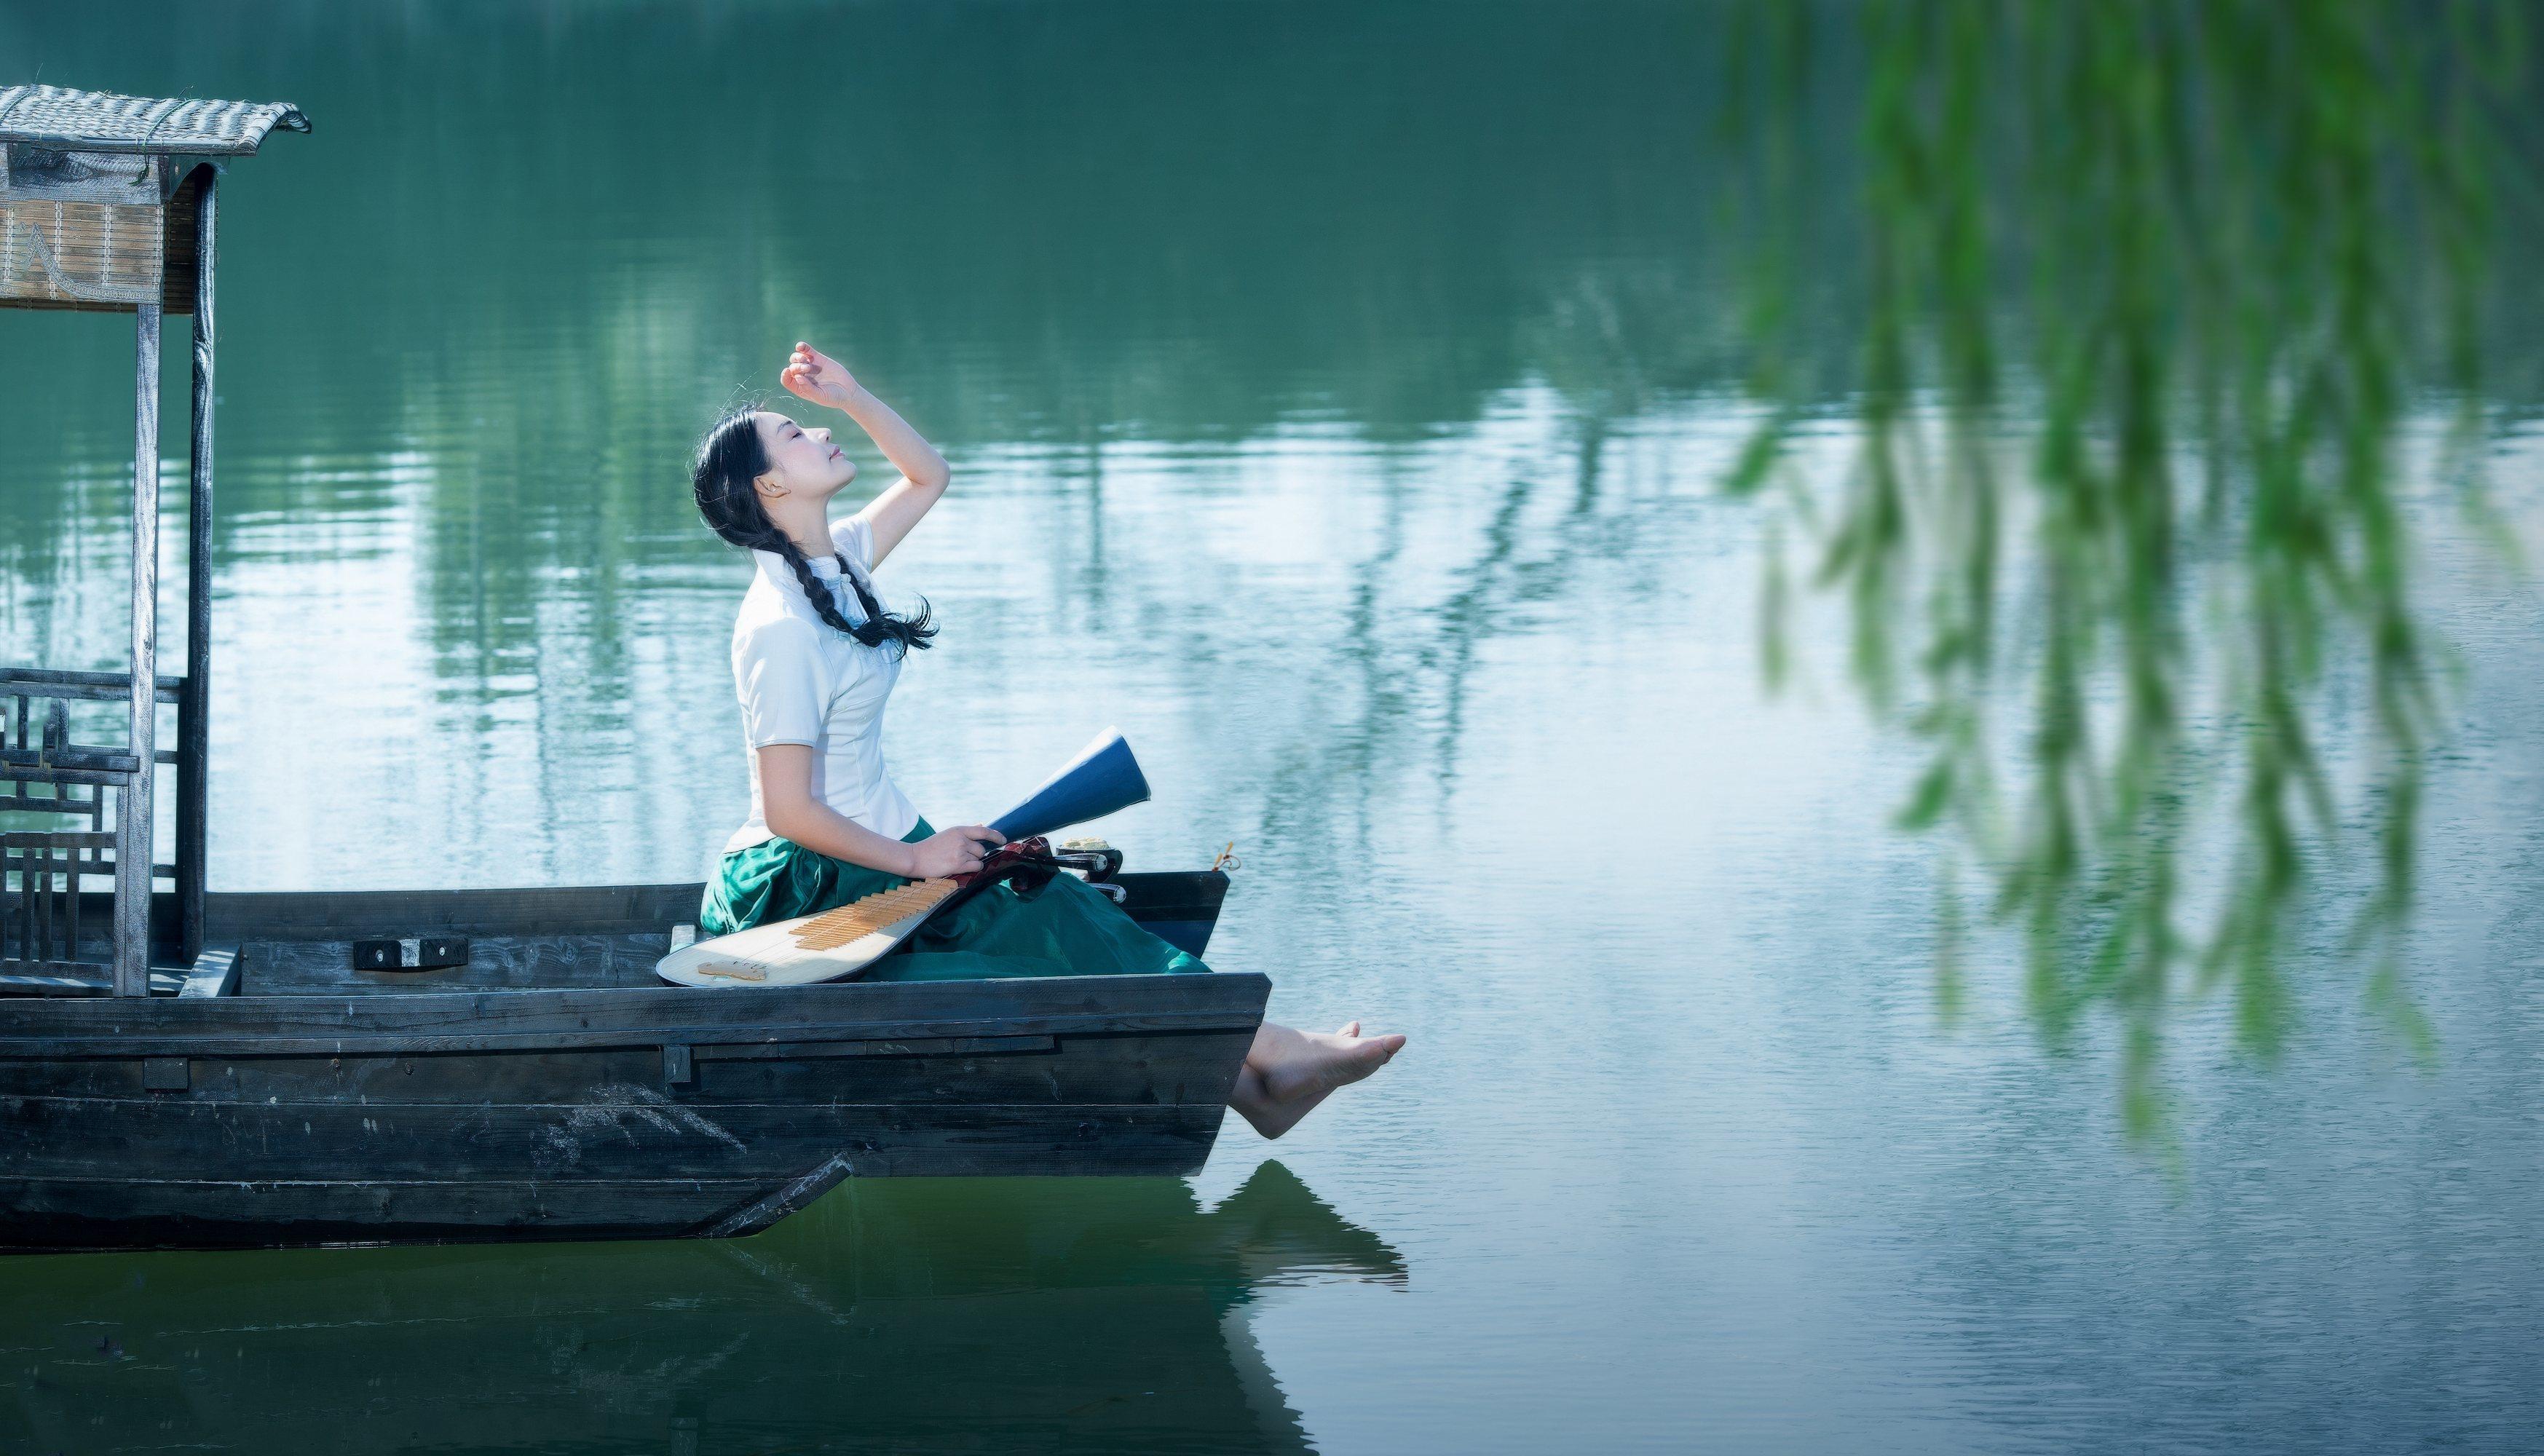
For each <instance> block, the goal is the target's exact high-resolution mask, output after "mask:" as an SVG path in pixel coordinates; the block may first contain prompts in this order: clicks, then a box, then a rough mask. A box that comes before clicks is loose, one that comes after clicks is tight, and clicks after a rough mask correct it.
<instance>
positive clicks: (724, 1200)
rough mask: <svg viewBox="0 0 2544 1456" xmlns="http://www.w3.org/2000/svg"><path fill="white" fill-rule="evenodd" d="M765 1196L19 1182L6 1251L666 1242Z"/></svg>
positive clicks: (757, 1185)
mask: <svg viewBox="0 0 2544 1456" xmlns="http://www.w3.org/2000/svg"><path fill="white" fill-rule="evenodd" d="M768 1192H769V1188H768V1186H767V1185H766V1184H765V1183H764V1182H762V1181H760V1180H757V1179H747V1180H741V1181H734V1182H723V1181H708V1180H696V1179H666V1180H642V1181H635V1180H630V1181H619V1182H568V1181H553V1180H544V1179H539V1180H520V1181H516V1182H512V1183H478V1184H452V1183H438V1182H427V1183H411V1184H398V1183H385V1182H371V1183H363V1184H345V1183H325V1182H315V1183H313V1182H275V1183H262V1184H260V1183H247V1182H238V1181H217V1180H215V1181H202V1182H183V1181H170V1180H160V1181H150V1182H133V1181H128V1180H115V1179H26V1180H21V1181H15V1182H13V1183H12V1184H11V1185H10V1204H11V1208H10V1218H9V1223H8V1226H7V1234H8V1239H9V1243H10V1245H11V1246H12V1247H14V1248H17V1249H20V1250H35V1249H218V1248H287V1247H294V1246H305V1245H311V1244H335V1243H376V1242H379V1241H380V1240H382V1239H383V1238H386V1237H387V1236H388V1235H389V1233H390V1232H391V1231H394V1233H395V1234H396V1237H397V1238H398V1240H399V1242H401V1243H420V1244H433V1243H466V1242H478V1241H483V1240H492V1239H501V1240H516V1239H520V1240H534V1239H609V1238H665V1237H674V1236H677V1235H680V1234H685V1233H689V1232H692V1231H695V1230H698V1229H701V1228H703V1227H705V1226H707V1225H709V1224H711V1223H714V1222H715V1221H717V1220H719V1219H721V1218H723V1217H725V1216H728V1215H729V1214H731V1213H732V1212H734V1211H736V1210H738V1209H741V1208H744V1207H748V1206H750V1205H751V1204H752V1203H755V1202H756V1201H757V1200H759V1199H760V1198H763V1197H765V1196H766V1195H767V1193H768Z"/></svg>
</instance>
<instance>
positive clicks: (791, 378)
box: [777, 343, 857, 410]
mask: <svg viewBox="0 0 2544 1456" xmlns="http://www.w3.org/2000/svg"><path fill="white" fill-rule="evenodd" d="M777 378H778V380H779V382H780V383H783V384H784V385H785V386H786V387H787V388H788V389H790V390H792V391H794V392H795V393H796V394H798V395H800V396H802V397H803V398H805V399H808V400H811V401H812V402H813V403H814V404H817V405H828V406H830V407H831V408H832V409H834V410H844V409H846V408H847V407H848V401H850V400H852V399H854V398H856V394H857V381H856V376H855V375H853V374H850V373H849V372H848V371H847V369H846V367H845V366H844V365H842V364H841V363H840V362H839V361H838V360H837V359H835V358H832V357H831V356H830V355H829V354H826V353H824V352H822V351H821V350H820V349H818V348H815V347H814V346H813V345H809V344H803V343H798V344H797V345H795V352H793V353H792V354H789V355H788V356H787V358H786V367H785V368H783V369H780V370H778V371H777Z"/></svg>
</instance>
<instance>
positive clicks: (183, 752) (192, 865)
mask: <svg viewBox="0 0 2544 1456" xmlns="http://www.w3.org/2000/svg"><path fill="white" fill-rule="evenodd" d="M219 184H220V173H219V171H218V169H216V168H212V167H208V166H206V167H199V168H197V169H196V170H195V171H194V172H193V173H192V174H191V175H190V176H189V178H188V180H187V182H186V184H185V186H184V188H183V195H184V196H185V197H186V198H187V199H188V200H189V201H190V202H191V205H190V206H189V208H188V209H187V210H188V213H189V218H188V221H189V222H190V223H191V226H189V227H187V228H185V229H184V231H185V232H186V233H188V234H191V235H192V236H193V239H194V246H193V248H192V250H191V251H192V253H193V255H194V257H193V259H192V260H191V262H192V265H193V272H194V308H195V330H194V345H195V349H194V370H193V374H194V391H193V426H194V427H193V431H192V434H191V435H190V444H191V447H190V449H189V451H188V459H187V465H186V481H187V486H186V677H185V687H184V691H183V692H182V693H181V694H180V696H179V697H178V700H177V874H176V883H177V906H178V915H177V923H178V943H177V958H178V959H180V960H189V961H191V960H193V959H194V958H196V957H197V956H199V955H200V954H201V953H202V949H203V889H204V870H205V866H204V862H203V855H204V849H205V845H206V842H207V834H206V828H207V825H206V820H205V812H206V808H207V800H208V798H209V795H208V789H209V785H208V783H207V781H206V780H207V775H208V774H209V772H210V769H211V755H212V749H211V719H212V711H211V707H212V705H211V687H212V405H213V402H214V396H213V393H212V262H213V254H214V251H215V249H214V242H215V239H216V236H217V228H218V218H219V205H218V197H217V190H218V187H219Z"/></svg>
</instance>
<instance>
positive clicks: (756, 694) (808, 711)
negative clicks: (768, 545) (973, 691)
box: [724, 515, 918, 854]
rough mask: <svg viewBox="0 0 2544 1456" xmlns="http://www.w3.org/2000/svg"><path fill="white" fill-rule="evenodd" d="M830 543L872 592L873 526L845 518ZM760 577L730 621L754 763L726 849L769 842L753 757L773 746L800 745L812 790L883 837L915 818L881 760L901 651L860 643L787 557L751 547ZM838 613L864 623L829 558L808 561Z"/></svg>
mask: <svg viewBox="0 0 2544 1456" xmlns="http://www.w3.org/2000/svg"><path fill="white" fill-rule="evenodd" d="M831 540H832V542H833V544H835V546H836V547H837V548H838V553H839V556H840V557H842V558H844V559H845V560H846V561H847V562H848V564H849V567H850V570H852V571H854V572H856V574H857V575H859V576H860V577H861V578H863V579H864V581H865V583H866V587H867V589H868V590H869V591H871V590H873V587H874V576H873V575H872V574H873V571H874V528H873V527H872V526H871V525H870V524H868V523H867V521H866V519H865V517H863V516H855V515H852V516H850V517H848V518H847V519H846V520H843V521H838V522H835V523H834V524H833V525H832V527H831ZM752 557H753V559H754V560H755V562H756V563H757V564H758V568H759V571H758V575H756V576H755V577H754V578H753V580H752V583H751V589H750V590H749V591H746V592H744V593H743V597H742V612H741V615H739V616H738V617H736V618H735V619H734V624H733V685H734V690H735V691H736V692H737V693H738V694H740V696H741V698H742V741H743V750H744V756H745V757H747V758H748V759H750V761H751V822H749V823H747V824H745V825H743V826H742V827H741V828H739V829H737V830H735V831H734V833H733V837H732V838H731V839H728V840H726V841H725V846H724V848H725V853H727V854H731V853H732V852H734V851H735V850H738V849H747V848H749V847H751V846H752V845H755V844H757V843H759V842H760V841H762V840H764V839H768V838H770V837H772V836H771V834H770V831H769V828H768V806H767V805H766V803H765V802H764V801H763V800H762V799H761V797H760V792H759V752H758V750H760V749H762V748H765V747H767V746H768V745H769V744H771V743H805V744H809V745H811V746H812V748H813V749H814V750H815V752H814V755H813V793H814V796H815V797H816V798H818V799H820V800H821V801H822V802H823V803H824V804H827V805H830V806H831V807H832V808H834V809H836V810H837V811H838V812H839V813H840V814H842V815H844V816H846V817H848V818H850V819H854V820H855V821H856V822H858V823H860V824H862V825H864V826H865V827H867V828H869V829H872V830H873V831H874V832H876V833H877V834H881V835H883V836H885V837H886V838H890V839H899V838H901V837H902V836H903V835H905V834H908V833H909V832H910V831H911V829H912V828H913V827H914V825H916V824H917V822H918V809H917V807H916V806H915V805H913V804H912V803H911V802H910V800H909V798H908V797H907V796H905V795H904V794H903V793H902V792H901V790H900V789H898V788H896V787H894V785H893V782H892V775H891V773H890V772H889V771H887V770H886V768H885V767H884V761H883V708H884V704H885V703H886V702H888V701H890V700H891V698H892V689H893V684H895V683H897V682H899V681H900V680H901V654H900V653H899V652H898V651H894V650H893V649H892V648H891V647H890V646H885V647H873V648H870V647H866V646H864V645H863V644H861V643H859V642H858V641H857V640H856V639H855V638H853V637H849V636H847V635H846V634H845V633H842V632H839V631H837V630H836V629H835V628H833V627H832V626H831V625H830V624H829V623H827V622H824V621H823V620H822V619H821V616H820V615H819V614H818V613H816V612H815V611H814V610H813V603H812V602H811V600H809V599H808V598H807V597H806V596H805V595H804V588H803V585H802V583H800V582H798V581H797V580H796V579H795V572H794V569H793V568H791V567H789V566H788V565H787V564H786V558H784V557H783V556H780V555H778V554H777V553H776V552H774V551H754V552H753V553H752ZM812 566H813V575H814V576H815V578H816V579H818V580H819V581H820V582H821V583H822V584H823V585H824V586H825V587H827V588H828V589H829V590H830V591H831V593H832V598H833V600H835V601H836V602H837V603H838V606H839V611H840V614H841V615H842V616H844V617H846V618H847V619H848V620H849V621H851V622H863V621H864V620H865V613H864V612H863V611H862V610H861V609H860V608H859V607H858V605H857V597H856V593H855V592H854V591H852V590H850V589H849V588H848V587H847V585H846V584H845V583H843V582H842V581H840V579H839V566H838V562H837V561H836V560H833V559H828V558H825V559H820V560H816V561H815V562H813V564H812Z"/></svg>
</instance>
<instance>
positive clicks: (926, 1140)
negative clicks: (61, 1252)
mask: <svg viewBox="0 0 2544 1456" xmlns="http://www.w3.org/2000/svg"><path fill="white" fill-rule="evenodd" d="M278 127H280V128H284V129H296V130H307V129H308V121H307V120H306V118H305V117H303V116H302V115H300V113H299V112H298V110H297V109H295V108H292V107H290V106H287V105H281V104H272V105H260V106H251V105H247V104H243V103H231V102H214V101H184V100H175V99H169V100H157V101H153V100H149V99H145V98H134V97H116V96H103V95H97V94H92V93H86V92H74V91H64V90H61V89H59V88H54V87H43V86H13V87H0V242H5V243H7V245H8V246H7V247H5V248H0V306H24V307H36V308H47V309H76V310H87V311H92V312H122V313H130V314H132V315H134V317H135V320H136V323H135V341H136V343H135V347H136V353H137V360H136V366H135V378H136V387H135V394H136V400H135V409H134V433H135V442H134V455H133V460H134V466H133V479H134V489H133V517H132V519H133V533H132V540H133V541H134V542H135V543H136V547H135V550H134V551H133V556H132V583H133V590H132V598H131V600H132V627H133V649H132V666H131V670H130V671H129V672H120V673H118V672H71V671H60V670H48V669H43V668H34V667H25V668H17V667H6V668H0V814H5V815H6V816H7V823H6V826H5V827H0V997H5V999H0V1249H18V1250H25V1249H44V1248H53V1249H62V1248H85V1249H128V1248H149V1247H208V1246H225V1245H247V1246H287V1245H301V1244H311V1243H322V1242H385V1241H452V1242H456V1241H467V1240H490V1239H505V1240H510V1239H596V1238H610V1237H618V1238H626V1237H667V1236H680V1235H694V1236H733V1235H741V1234H749V1233H753V1232H756V1231H757V1230H759V1229H762V1228H765V1227H767V1226H768V1225H770V1224H772V1223H774V1222H776V1221H777V1220H778V1219H781V1218H783V1217H785V1216H787V1215H788V1214H789V1213H791V1212H793V1211H794V1210H795V1209H797V1208H800V1207H802V1206H804V1205H805V1204H806V1203H808V1202H810V1201H811V1200H812V1199H813V1198H815V1197H817V1196H818V1195H820V1194H821V1193H822V1192H823V1191H824V1190H826V1189H827V1188H831V1187H833V1186H835V1184H836V1183H838V1182H839V1181H840V1180H842V1179H844V1178H848V1177H851V1176H857V1177H874V1176H904V1175H921V1174H923V1175H1006V1174H1117V1175H1118V1174H1130V1175H1159V1174H1181V1173H1190V1172H1193V1171H1195V1170H1197V1169H1198V1168H1199V1167H1200V1166H1201V1164H1202V1162H1203V1160H1204V1159H1206V1158H1207V1157H1208V1156H1209V1152H1210V1148H1211V1144H1212V1142H1213V1141H1214V1139H1215V1138H1216V1137H1217V1136H1218V1130H1219V1124H1220V1121H1221V1118H1222V1115H1223V1112H1224V1111H1225V1108H1226V1104H1227V1099H1228V1093H1229V1091H1230V1089H1231V1087H1232V1085H1233V1083H1234V1081H1235V1078H1236V1074H1237V1069H1238V1067H1239V1066H1240V1065H1241V1064H1242V1061H1243V1057H1244V1052H1245V1047H1246V1044H1247V1042H1248V1041H1249V1040H1250V1039H1251V1038H1252V1036H1253V1034H1254V1031H1255V1029H1256V1027H1257V1026H1258V1025H1259V1024H1260V1022H1261V1019H1262V1013H1263V1005H1264V1001H1265V999H1266V997H1267V996H1268V995H1269V992H1270V986H1269V983H1268V982H1267V981H1265V980H1264V978H1263V977H1261V976H1259V975H1243V974H1237V975H1228V974H1212V975H1128V976H1083V977H1073V978H1069V979H1067V980H1059V979H1041V980H1010V981H945V982H935V983H913V984H887V985H861V984H848V985H816V986H795V987H777V986H765V987H752V988H747V989H743V988H735V987H730V986H728V987H722V988H716V989H694V988H685V987H666V986H662V985H660V984H658V983H657V982H656V980H655V977H654V975H653V966H654V964H655V962H657V961H658V960H660V959H661V958H663V957H664V956H665V955H666V954H667V953H668V952H669V951H670V950H671V949H672V947H673V944H674V942H675V938H676V935H677V933H678V931H679V928H680V925H681V922H683V921H686V920H688V919H690V918H691V917H692V916H693V914H694V907H695V906H696V904H697V902H698V890H699V887H698V886H697V885H695V884H668V885H625V886H609V887H599V888H544V889H523V890H461V891H434V892H415V893H394V892H392V893H353V894H251V895H215V894H207V893H206V892H205V888H204V844H205V830H204V816H205V807H206V799H205V776H206V772H207V769H208V765H209V757H210V750H209V737H208V727H207V726H208V721H209V714H210V676H209V673H210V643H211V619H210V595H209V588H210V582H209V573H210V561H211V555H212V553H211V524H212V512H211V488H212V476H211V458H212V457H211V440H212V429H211V421H212V409H213V404H214V401H215V398H216V396H215V395H214V393H213V390H212V372H211V371H212V359H213V340H214V335H213V329H212V300H213V295H212V278H213V270H214V264H215V240H216V232H217V229H216V218H217V216H218V211H217V182H218V169H219V165H220V164H221V162H222V161H223V160H226V159H234V158H236V157H239V156H244V155H248V154H251V153H254V152H255V151H256V150H257V149H258V148H259V147H260V146H261V145H262V144H263V142H264V140H265V138H266V137H267V135H268V134H269V132H271V131H272V130H274V129H275V128H278ZM189 311H191V312H192V313H193V315H194V319H195V324H194V350H193V362H194V414H193V432H192V440H191V444H192V451H191V454H192V464H191V467H190V481H191V489H190V493H189V495H190V500H189V510H188V515H189V527H190V529H189V542H190V551H189V558H188V569H187V581H186V600H187V616H188V632H187V640H188V646H187V651H186V670H185V672H184V673H183V674H180V675H169V676H162V675H160V674H159V672H158V670H157V663H158V645H157V619H158V608H157V601H158V590H157V575H158V554H157V543H158V540H159V498H158V474H159V459H160V451H159V442H158V413H159V412H158V399H157V394H158V381H159V352H160V347H159V346H160V324H161V319H162V315H163V313H185V312H189ZM166 704H173V705H175V708H176V729H177V731H176V747H175V749H174V750H173V751H163V750H161V749H160V748H159V747H158V728H157V723H158V716H159V710H160V708H161V707H162V705H166ZM114 713H120V714H122V715H123V716H124V717H125V732H124V733H123V735H122V736H123V741H121V742H120V743H115V742H108V743H105V744H97V743H83V742H79V741H75V740H74V735H75V733H76V734H79V735H90V734H92V733H93V732H94V731H95V729H96V728H98V727H99V724H98V723H97V718H98V717H99V716H103V715H106V714H114ZM162 763H165V764H167V765H170V766H172V767H173V768H174V769H175V770H176V774H175V778H176V788H177V794H176V800H177V804H176V810H177V812H176V815H175V817H176V821H177V822H176V835H175V840H176V854H175V856H174V859H173V862H172V863H170V864H167V865H157V864H154V863H153V860H154V856H153V854H152V846H153V843H154V834H155V807H156V801H155V796H154V789H155V786H156V776H157V773H158V769H159V767H160V765H161V764H162ZM29 820H34V821H37V822H38V823H39V824H40V827H32V828H24V827H19V826H20V825H21V824H23V823H25V822H27V821H29ZM162 878H164V879H166V880H168V881H170V882H171V884H172V886H173V887H172V888H171V889H170V890H167V891H159V890H157V889H156V888H155V883H156V881H158V880H160V879H162ZM97 881H111V882H112V884H113V886H114V887H113V889H112V891H111V892H105V893H101V892H96V891H93V890H92V889H90V888H89V886H90V885H91V884H92V883H95V882H97ZM1114 884H1115V885H1116V886H1117V887H1118V890H1119V892H1120V894H1121V895H1122V896H1123V900H1122V903H1123V904H1124V906H1125V908H1126V909H1128V910H1129V911H1130V913H1131V914H1132V915H1133V916H1134V917H1135V918H1137V919H1139V920H1141V921H1143V922H1144V923H1146V924H1147V925H1148V926H1149V927H1150V928H1151V929H1152V930H1153V931H1155V932H1156V933H1157V934H1158V935H1159V936H1161V937H1163V938H1165V939H1167V940H1169V941H1172V942H1173V943H1175V944H1176V945H1178V946H1180V947H1182V948H1183V949H1185V950H1187V951H1191V952H1194V953H1196V954H1198V953H1200V952H1201V950H1202V949H1203V948H1204V946H1205V945H1206V944H1207V942H1208V939H1209V936H1210V931H1211V928H1212V926H1213V924H1214V923H1215V922H1216V921H1217V919H1218V914H1219V905H1220V900H1221V897H1222V896H1223V895H1224V894H1225V892H1226V890H1227V879H1226V877H1224V876H1222V875H1220V874H1218V873H1216V872H1215V871H1202V872H1194V873H1184V874H1161V875H1160V874H1151V875H1130V876H1119V877H1115V878H1114ZM364 943H367V945H368V949H367V950H366V949H365V944H364Z"/></svg>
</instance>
